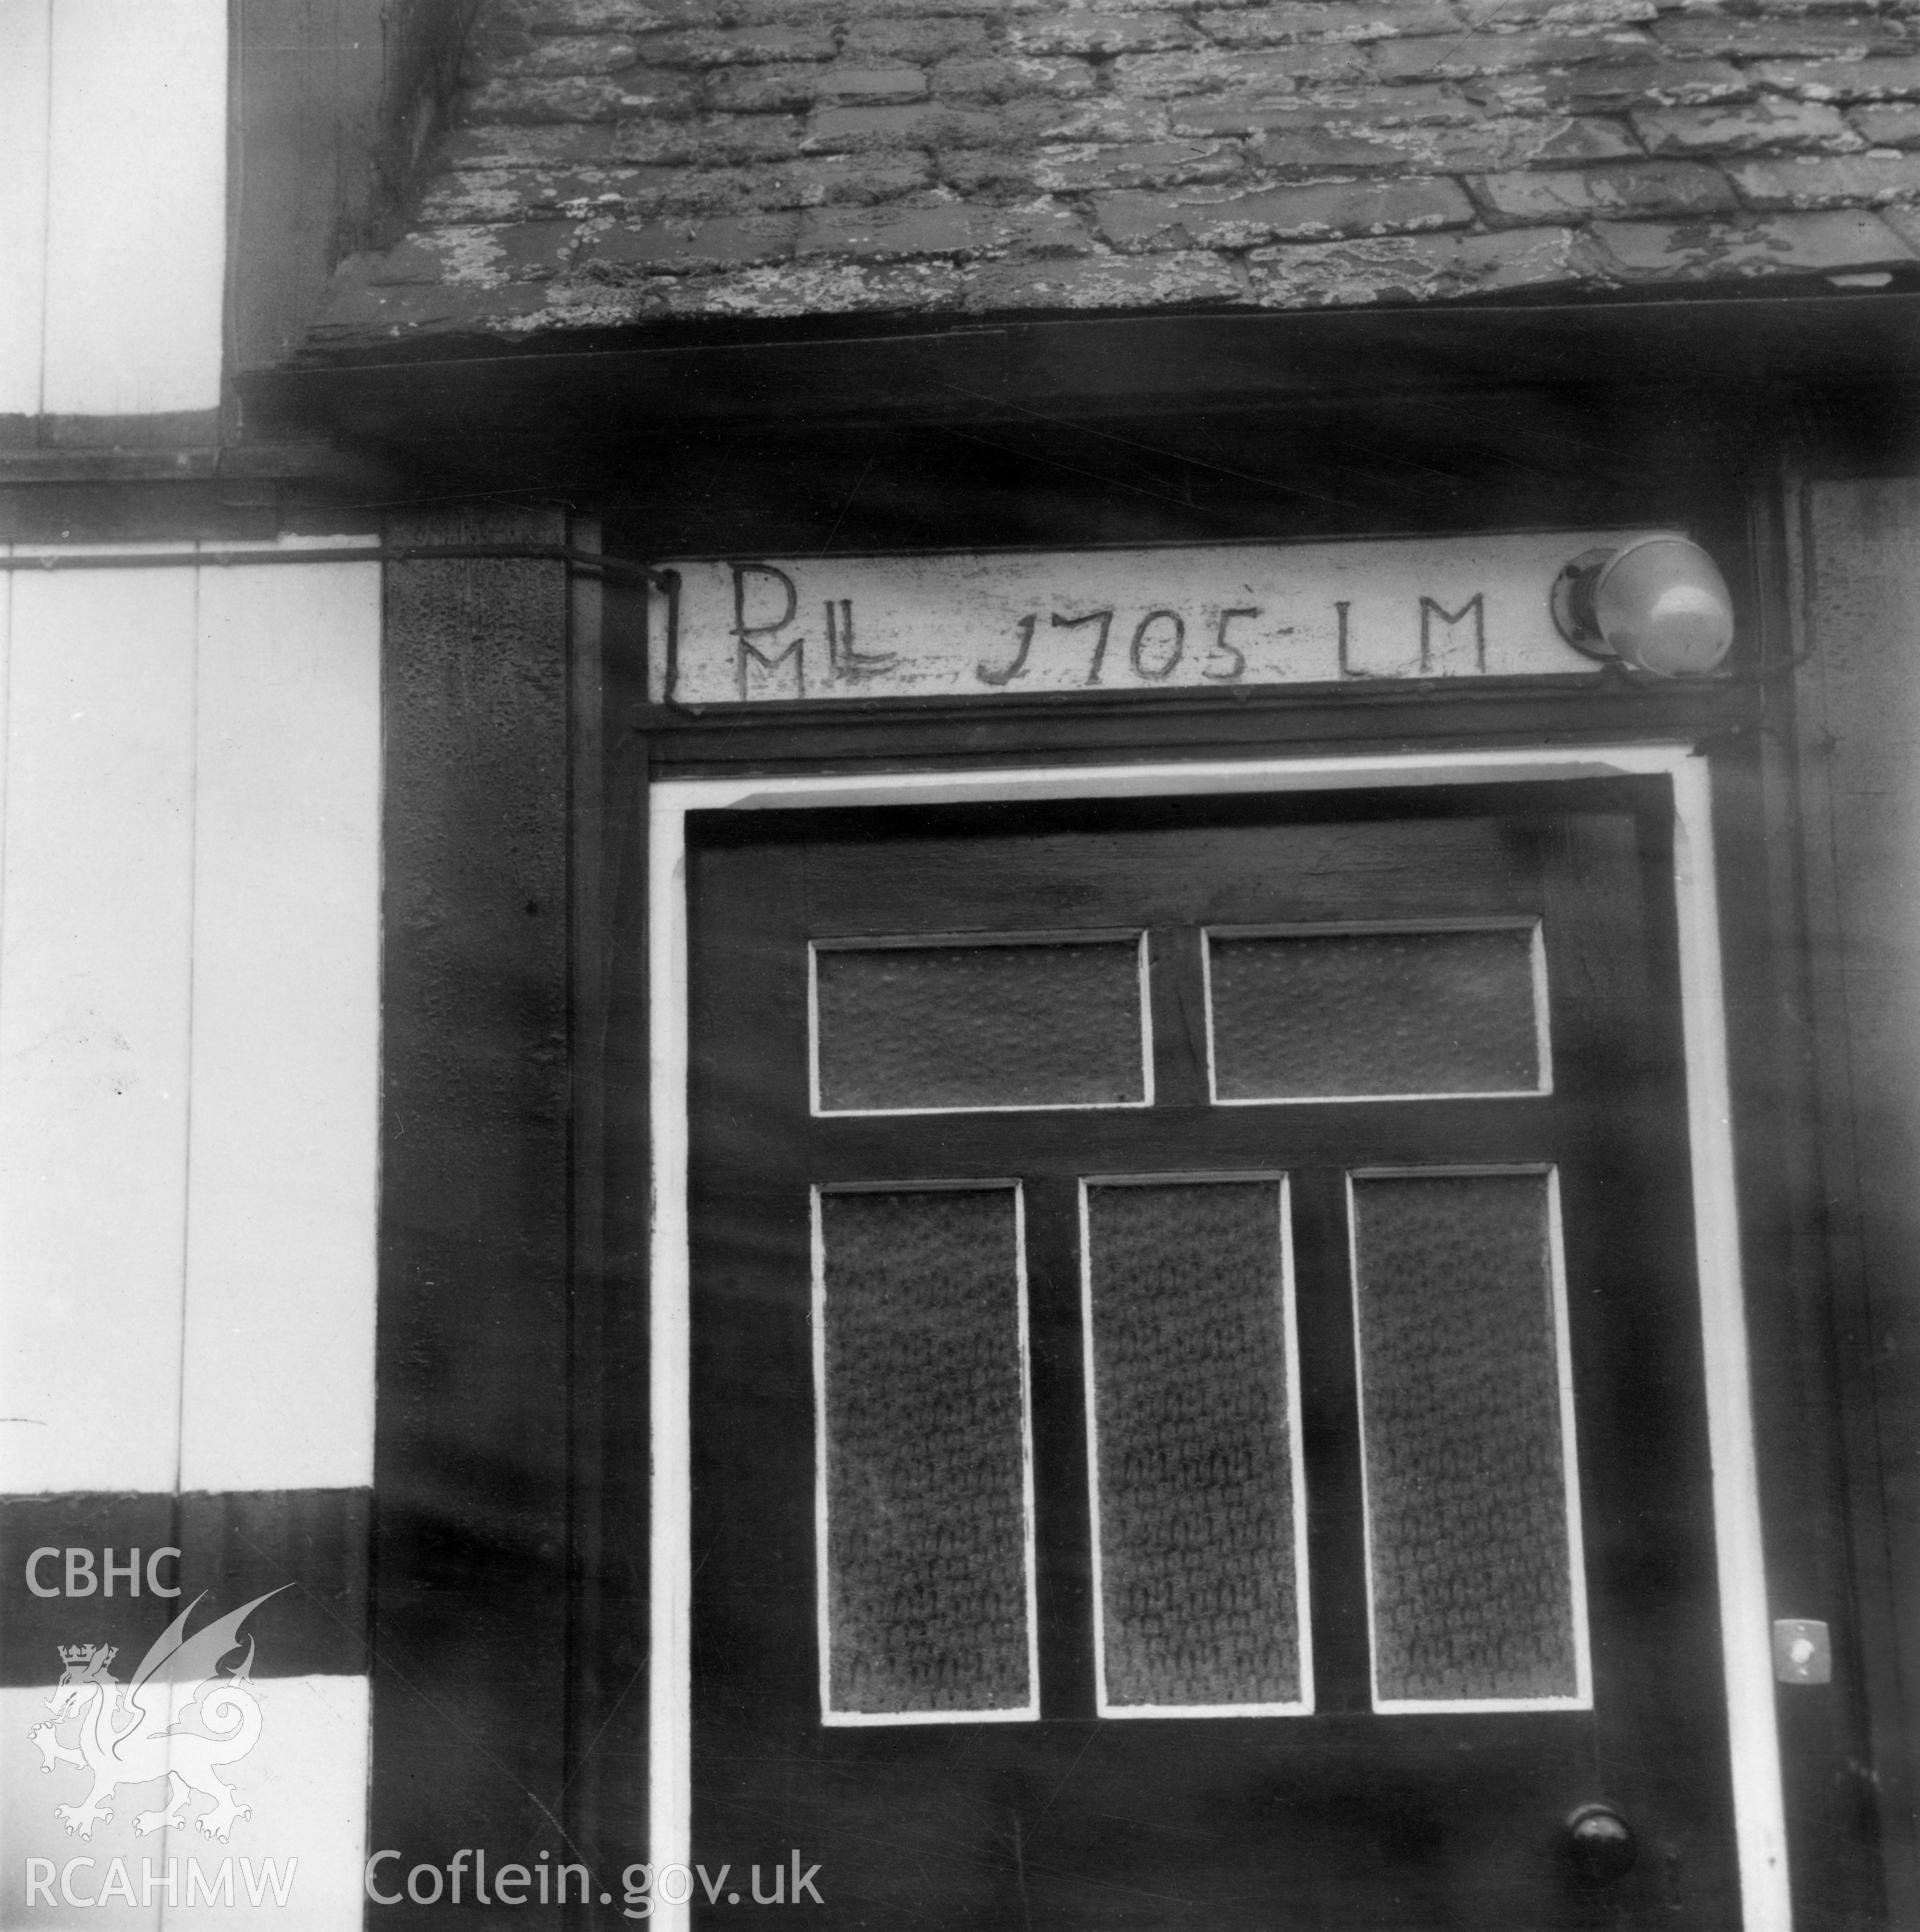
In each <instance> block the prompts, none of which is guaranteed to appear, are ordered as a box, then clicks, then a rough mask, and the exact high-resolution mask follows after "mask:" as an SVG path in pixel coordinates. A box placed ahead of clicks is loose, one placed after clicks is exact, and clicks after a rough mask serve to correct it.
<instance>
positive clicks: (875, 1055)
mask: <svg viewBox="0 0 1920 1932" xmlns="http://www.w3.org/2000/svg"><path fill="white" fill-rule="evenodd" d="M1161 942H1164V943H1165V944H1167V945H1171V946H1177V947H1187V946H1192V945H1194V944H1196V943H1197V944H1198V946H1199V949H1200V961H1201V967H1202V972H1203V983H1204V988H1205V1002H1206V1059H1207V1081H1208V1097H1209V1098H1210V1099H1211V1100H1212V1101H1213V1102H1215V1103H1216V1104H1219V1105H1224V1106H1257V1105H1266V1104H1274V1103H1293V1104H1299V1103H1302V1102H1314V1101H1348V1100H1424V1099H1480V1098H1493V1097H1499V1096H1516V1095H1529V1094H1545V1093H1551V1092H1552V1090H1553V1063H1552V1045H1551V1039H1550V1031H1549V1026H1548V1017H1547V1010H1548V1006H1547V975H1546V955H1545V949H1544V946H1543V944H1542V938H1541V931H1540V922H1539V921H1538V920H1537V919H1524V918H1523V919H1495V920H1487V919H1481V920H1473V921H1459V922H1439V921H1423V922H1419V923H1412V922H1407V923H1396V924H1392V925H1384V924H1380V925H1351V924H1339V925H1332V924H1319V925H1297V926H1283V927H1275V926H1266V927H1242V928H1233V927H1209V928H1205V929H1203V930H1201V931H1200V932H1198V933H1197V934H1196V933H1195V932H1193V931H1192V929H1191V928H1189V929H1188V930H1187V931H1186V932H1185V933H1167V934H1163V935H1160V936H1159V941H1157V942H1156V943H1161ZM809 958H810V971H811V1000H812V1028H811V1036H812V1037H811V1043H810V1073H811V1084H812V1103H813V1111H814V1112H815V1113H816V1114H842V1113H847V1114H905V1113H997V1112H1026V1111H1031V1110H1037V1109H1043V1108H1069V1107H1071V1108H1085V1107H1149V1106H1151V1105H1152V1104H1153V1100H1154V1069H1153V1061H1154V1052H1153V1024H1152V1010H1153V1002H1152V996H1151V948H1150V946H1149V942H1148V935H1147V934H1146V933H1144V932H1139V931H1134V932H1118V933H1116V932H1083V933H1038V934H1023V933H1007V934H996V933H988V934H964V935H953V936H945V935H942V936H914V937H910V938H899V939H875V940H841V941H828V942H816V943H815V944H814V945H813V947H812V948H811V951H810V955H809Z"/></svg>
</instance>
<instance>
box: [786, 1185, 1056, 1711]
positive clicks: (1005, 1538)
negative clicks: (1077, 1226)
mask: <svg viewBox="0 0 1920 1932" xmlns="http://www.w3.org/2000/svg"><path fill="white" fill-rule="evenodd" d="M817 1200H818V1216H819V1223H818V1225H819V1236H820V1263H819V1277H818V1280H817V1283H816V1288H815V1295H816V1301H815V1311H814V1318H815V1323H816V1357H815V1368H816V1375H817V1377H818V1379H819V1381H820V1382H821V1384H822V1387H821V1388H820V1390H819V1391H818V1398H819V1403H820V1407H819V1415H820V1428H819V1446H820V1458H821V1467H822V1471H823V1484H822V1503H823V1509H824V1517H825V1535H824V1538H823V1543H824V1551H823V1554H824V1561H825V1573H824V1576H823V1579H822V1586H821V1593H820V1594H821V1609H822V1613H823V1618H824V1622H825V1635H824V1637H823V1643H822V1648H823V1652H824V1655H825V1657H826V1659H827V1668H826V1679H827V1681H826V1683H825V1685H824V1686H823V1693H824V1694H823V1704H824V1707H825V1710H826V1712H827V1714H828V1721H829V1722H832V1721H833V1718H834V1714H836V1713H840V1714H854V1716H855V1717H856V1720H857V1718H858V1717H859V1716H865V1717H867V1718H869V1719H875V1718H877V1719H885V1718H887V1717H889V1716H891V1717H896V1718H897V1717H901V1716H911V1715H915V1714H919V1715H923V1716H924V1715H935V1716H938V1715H948V1714H951V1715H953V1716H955V1717H959V1716H961V1715H964V1714H966V1713H975V1714H983V1713H993V1712H1000V1713H1006V1714H1011V1715H1018V1714H1021V1713H1023V1712H1025V1711H1027V1710H1028V1709H1029V1707H1031V1706H1032V1705H1033V1704H1034V1702H1035V1682H1034V1679H1035V1672H1034V1665H1033V1615H1032V1581H1031V1567H1032V1558H1031V1520H1032V1492H1031V1480H1030V1477H1029V1473H1028V1454H1027V1446H1026V1444H1027V1418H1026V1374H1025V1346H1026V1343H1025V1326H1026V1311H1025V1297H1024V1293H1023V1289H1022V1282H1021V1261H1020V1230H1019V1200H1018V1195H1017V1194H1016V1192H1015V1190H1014V1189H1012V1188H1010V1187H997V1188H965V1189H943V1190H925V1189H923V1190H917V1191H902V1192H898V1193H893V1192H889V1193H865V1192H861V1193H833V1192H828V1191H822V1192H821V1193H820V1194H819V1195H818V1197H817Z"/></svg>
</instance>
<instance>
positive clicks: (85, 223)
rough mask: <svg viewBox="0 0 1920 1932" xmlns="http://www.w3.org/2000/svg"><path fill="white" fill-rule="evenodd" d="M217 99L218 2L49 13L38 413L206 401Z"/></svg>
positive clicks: (218, 254)
mask: <svg viewBox="0 0 1920 1932" xmlns="http://www.w3.org/2000/svg"><path fill="white" fill-rule="evenodd" d="M9 3H10V0H9ZM226 89H227V7H226V4H225V0H167V3H166V4H165V5H155V4H154V0H59V4H58V5H57V6H56V7H55V8H54V9H53V45H52V60H51V96H50V106H49V116H48V119H49V131H48V157H49V158H48V163H47V197H46V202H47V238H46V264H47V265H46V351H45V356H46V361H45V374H44V381H43V389H42V401H41V405H40V406H41V408H43V409H44V410H46V411H48V412H49V413H52V414H65V413H74V414H89V415H121V414H144V413H148V412H153V411H162V410H192V409H211V408H213V407H215V406H216V405H217V404H218V402H219V400H220V363H221V311H222V296H223V287H224V275H225V259H226V150H227V99H226Z"/></svg>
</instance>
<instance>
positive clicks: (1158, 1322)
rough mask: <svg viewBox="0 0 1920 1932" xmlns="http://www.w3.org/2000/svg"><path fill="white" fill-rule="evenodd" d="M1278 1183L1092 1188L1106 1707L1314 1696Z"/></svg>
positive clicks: (1089, 1244)
mask: <svg viewBox="0 0 1920 1932" xmlns="http://www.w3.org/2000/svg"><path fill="white" fill-rule="evenodd" d="M1284 1199H1285V1196H1284V1192H1283V1188H1282V1185H1281V1183H1280V1182H1279V1181H1277V1180H1272V1179H1268V1180H1259V1181H1245V1182H1241V1181H1232V1182H1211V1183H1179V1184H1169V1183H1157V1182H1156V1183H1153V1184H1151V1185H1121V1186H1114V1185H1104V1186H1103V1185H1097V1184H1096V1185H1090V1186H1089V1187H1088V1188H1087V1191H1086V1212H1087V1241H1086V1253H1087V1257H1088V1260H1087V1330H1088V1334H1089V1337H1090V1342H1089V1352H1090V1360H1091V1375H1090V1380H1091V1384H1092V1389H1093V1396H1092V1406H1093V1412H1094V1430H1093V1436H1094V1466H1095V1483H1096V1493H1095V1505H1096V1510H1095V1514H1096V1525H1095V1534H1096V1538H1097V1543H1098V1576H1099V1599H1100V1600H1099V1606H1098V1611H1097V1615H1098V1617H1099V1619H1100V1624H1099V1634H1100V1645H1099V1648H1100V1656H1101V1677H1102V1688H1101V1708H1102V1709H1103V1710H1126V1709H1142V1708H1157V1709H1166V1710H1175V1709H1198V1708H1215V1707H1220V1706H1231V1707H1236V1708H1238V1707H1246V1708H1247V1709H1248V1710H1249V1711H1251V1710H1253V1709H1265V1710H1273V1709H1276V1708H1279V1709H1302V1708H1305V1707H1306V1704H1307V1701H1308V1700H1307V1693H1306V1690H1305V1688H1304V1687H1305V1686H1306V1685H1307V1683H1308V1678H1309V1672H1308V1669H1307V1666H1306V1663H1305V1660H1304V1658H1303V1650H1304V1648H1305V1645H1304V1643H1303V1639H1302V1635H1301V1632H1302V1629H1303V1626H1304V1622H1305V1619H1304V1616H1303V1601H1302V1600H1303V1597H1304V1566H1303V1563H1302V1560H1301V1551H1300V1534H1299V1533H1300V1527H1301V1509H1300V1497H1299V1493H1298V1488H1297V1470H1298V1464H1299V1443H1298V1433H1297V1427H1296V1423H1295V1407H1296V1403H1295V1395H1294V1384H1295V1375H1294V1371H1293V1360H1292V1357H1293V1349H1292V1341H1291V1333H1290V1330H1291V1322H1290V1317H1289V1310H1288V1306H1287V1279H1286V1275H1287V1270H1286V1262H1285V1246H1284V1242H1285V1235H1284V1227H1283V1221H1282V1215H1283V1212H1284Z"/></svg>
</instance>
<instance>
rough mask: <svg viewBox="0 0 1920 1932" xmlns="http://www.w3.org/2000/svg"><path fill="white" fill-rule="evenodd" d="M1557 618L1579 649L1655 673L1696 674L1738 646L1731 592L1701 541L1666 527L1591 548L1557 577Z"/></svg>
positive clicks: (1700, 674) (1709, 668) (1554, 594)
mask: <svg viewBox="0 0 1920 1932" xmlns="http://www.w3.org/2000/svg"><path fill="white" fill-rule="evenodd" d="M1551 601H1552V605H1553V621H1554V623H1555V625H1556V626H1557V627H1558V629H1559V632H1560V635H1561V636H1562V637H1564V638H1565V639H1566V640H1567V642H1568V643H1569V644H1571V645H1572V646H1573V648H1574V649H1575V650H1576V651H1584V652H1585V653H1586V654H1587V656H1589V657H1600V658H1613V659H1615V660H1617V661H1618V662H1619V663H1621V664H1624V665H1626V666H1628V668H1629V669H1631V670H1635V671H1650V672H1652V673H1653V675H1654V676H1656V677H1663V678H1688V677H1692V678H1697V677H1704V676H1705V675H1706V674H1707V673H1708V672H1709V671H1712V670H1716V669H1718V667H1719V665H1720V663H1721V662H1722V660H1723V659H1724V658H1725V657H1726V655H1727V653H1728V651H1730V650H1731V649H1732V648H1733V597H1732V595H1731V593H1730V592H1729V591H1728V589H1727V580H1726V579H1725V578H1724V577H1722V576H1721V574H1720V569H1719V566H1718V565H1717V564H1716V563H1715V562H1714V561H1713V559H1712V558H1711V557H1709V556H1708V555H1707V553H1706V552H1705V551H1704V550H1702V549H1701V548H1700V546H1699V545H1698V544H1697V543H1693V542H1690V541H1689V540H1688V539H1687V538H1685V537H1682V536H1676V535H1675V534H1674V533H1673V532H1671V531H1662V532H1661V533H1660V534H1659V535H1657V536H1651V537H1636V538H1635V539H1634V541H1633V542H1632V543H1626V544H1622V545H1621V546H1620V548H1619V549H1618V550H1588V551H1584V552H1582V554H1581V555H1579V556H1577V557H1575V558H1574V560H1573V561H1572V562H1571V563H1570V564H1568V565H1567V567H1566V568H1565V569H1564V570H1563V571H1561V573H1560V574H1559V576H1557V577H1556V578H1555V579H1554V580H1553V592H1552V599H1551Z"/></svg>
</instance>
